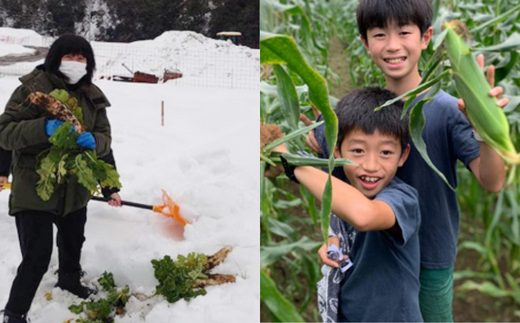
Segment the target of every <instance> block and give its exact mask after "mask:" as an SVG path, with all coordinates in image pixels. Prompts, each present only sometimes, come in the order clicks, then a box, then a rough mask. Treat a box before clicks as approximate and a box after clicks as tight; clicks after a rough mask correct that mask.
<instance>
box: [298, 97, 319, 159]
mask: <svg viewBox="0 0 520 323" xmlns="http://www.w3.org/2000/svg"><path fill="white" fill-rule="evenodd" d="M311 107H312V112H314V118H315V119H318V117H319V116H320V112H319V111H318V109H316V108H315V107H314V106H313V105H311ZM300 120H301V121H302V122H303V123H304V124H305V125H306V126H310V125H312V124H313V122H312V121H311V120H310V119H309V118H307V116H306V115H304V114H300ZM305 141H306V142H307V145H309V147H311V149H312V150H313V151H314V152H316V153H318V154H323V151H321V147H320V145H319V144H318V140H316V136H314V130H311V131H310V132H309V133H308V134H307V137H305Z"/></svg>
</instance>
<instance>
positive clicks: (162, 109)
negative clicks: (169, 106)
mask: <svg viewBox="0 0 520 323" xmlns="http://www.w3.org/2000/svg"><path fill="white" fill-rule="evenodd" d="M161 126H164V101H162V100H161Z"/></svg>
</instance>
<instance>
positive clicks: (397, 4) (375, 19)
mask: <svg viewBox="0 0 520 323" xmlns="http://www.w3.org/2000/svg"><path fill="white" fill-rule="evenodd" d="M432 16H433V8H432V4H431V0H361V2H360V3H359V6H358V8H357V24H358V30H359V33H360V34H361V36H363V39H365V41H366V40H367V30H369V29H371V28H385V27H386V26H387V25H388V23H389V22H391V21H395V22H396V23H397V25H398V26H404V25H406V24H414V25H417V27H419V29H420V30H421V35H423V34H424V32H425V31H426V30H427V29H428V27H430V26H431V24H432Z"/></svg>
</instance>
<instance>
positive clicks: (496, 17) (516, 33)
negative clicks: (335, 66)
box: [260, 0, 520, 321]
mask: <svg viewBox="0 0 520 323" xmlns="http://www.w3.org/2000/svg"><path fill="white" fill-rule="evenodd" d="M358 3H359V1H358V0H347V1H317V0H308V1H307V0H306V1H304V2H302V1H298V0H261V1H260V10H261V30H262V31H267V32H270V33H276V35H277V37H278V40H277V43H276V44H272V43H271V44H268V45H273V46H264V47H262V51H261V55H262V56H263V57H262V63H266V62H268V58H269V63H272V64H281V66H279V67H276V68H271V67H270V66H266V65H264V66H263V69H264V73H263V74H262V82H261V85H260V88H261V97H260V116H261V122H262V123H271V124H278V125H279V126H280V127H281V128H282V130H283V132H284V133H285V134H289V133H292V132H294V123H295V120H296V119H295V115H296V114H297V113H298V112H295V110H296V109H295V108H294V106H295V105H296V104H295V95H296V99H297V100H298V105H299V112H300V113H303V114H305V115H307V116H308V117H309V118H310V119H313V118H314V116H313V115H312V112H311V109H310V101H309V92H310V91H311V90H310V89H309V84H307V82H306V81H305V80H304V79H303V77H302V76H301V75H300V73H299V71H294V70H293V69H292V68H291V67H290V66H289V64H287V65H285V66H283V64H285V63H286V62H284V60H283V59H281V57H280V56H279V55H278V53H279V52H284V53H286V54H287V53H293V52H296V51H299V52H300V53H299V54H297V55H298V56H301V58H302V59H303V60H305V62H306V63H307V65H308V67H310V68H311V69H313V70H314V71H316V72H318V73H319V74H321V76H323V77H324V78H325V80H326V81H327V82H329V84H330V82H331V81H333V80H334V79H333V75H334V71H330V68H328V66H327V64H328V63H327V62H328V58H329V53H328V49H327V47H328V44H329V43H330V37H331V36H332V35H334V36H336V37H337V38H338V39H339V41H340V42H341V43H342V45H343V46H342V47H343V48H345V50H344V53H343V56H342V58H343V59H345V60H347V61H348V63H349V72H348V75H342V76H344V77H345V78H350V81H351V82H348V81H347V82H346V83H348V84H350V83H352V84H354V86H355V87H363V86H384V83H385V80H384V76H383V74H382V72H381V70H380V69H379V68H377V66H376V65H375V64H374V62H373V61H372V59H371V58H370V56H369V55H368V54H367V53H366V49H365V48H364V46H363V43H362V42H361V40H360V39H359V34H358V30H357V23H356V15H355V12H356V8H357V5H358ZM433 5H434V13H435V20H434V22H433V24H432V25H433V28H434V38H433V39H432V42H431V43H430V46H429V47H428V48H427V49H426V50H424V51H423V53H422V56H421V60H420V62H419V71H420V73H421V75H422V77H423V78H424V79H425V80H438V79H442V80H441V82H442V83H439V85H438V86H436V88H435V89H433V90H437V89H438V88H441V89H443V90H444V91H446V92H448V93H450V94H451V95H454V96H458V95H457V93H456V92H455V87H454V86H453V84H451V82H450V81H449V78H447V77H446V75H447V73H449V71H448V66H449V65H448V64H444V61H445V60H444V59H440V58H439V57H438V56H436V54H435V53H436V50H437V49H438V47H439V45H440V44H441V43H442V41H443V40H442V39H441V32H442V31H441V28H440V26H441V23H442V22H444V21H447V20H451V19H455V18H456V19H460V20H462V21H463V22H464V23H465V24H466V25H467V26H468V29H469V33H470V34H471V39H470V40H469V45H470V46H471V47H472V49H473V50H475V51H476V52H477V53H478V52H482V53H484V57H485V65H486V66H488V65H491V64H493V65H495V67H496V74H495V82H496V84H498V85H500V86H502V87H503V88H504V93H505V96H507V97H508V98H509V99H510V104H509V105H508V106H506V107H505V109H504V112H505V113H506V115H507V117H508V120H509V123H510V128H511V139H512V141H513V143H514V144H515V146H516V150H517V151H519V149H520V146H518V145H519V143H520V110H519V108H518V106H519V104H520V64H519V63H520V62H519V58H520V54H519V53H518V47H516V46H518V44H519V42H520V10H519V7H518V6H519V4H518V1H511V0H502V1H493V2H492V1H478V0H477V1H469V0H468V1H458V0H457V1H455V0H448V1H433ZM309 30H310V31H309ZM266 35H268V36H269V34H266ZM282 38H284V39H286V38H292V39H293V40H294V43H290V42H289V41H287V40H284V41H280V39H282ZM266 39H267V37H266ZM262 42H264V37H262ZM268 42H273V40H269V41H268ZM265 44H267V42H266V43H265ZM261 46H262V43H261ZM271 47H273V48H274V47H278V51H275V50H271ZM264 48H266V49H267V50H264ZM295 55H296V54H295ZM280 69H283V71H282V70H280ZM443 72H446V74H443ZM287 76H289V77H290V78H291V80H289V79H287ZM291 83H292V86H293V87H294V89H295V91H293V90H292V89H289V88H288V87H289V86H291ZM280 84H281V85H280ZM432 85H433V84H432V83H430V84H429V85H428V86H427V88H429V87H431V86H432ZM424 90H425V88H424V89H422V90H421V92H422V91H424ZM430 91H431V90H430ZM433 92H434V91H433ZM417 93H419V92H417ZM417 93H415V94H417ZM311 101H312V100H311ZM330 105H331V106H334V104H330ZM407 107H409V105H408V106H407ZM421 112H422V111H421V106H416V109H415V110H414V113H415V115H414V116H413V117H414V119H415V120H416V121H415V122H417V125H421V122H424V119H422V118H421V117H422V113H421ZM296 121H297V120H296ZM298 127H299V128H300V129H301V127H302V125H301V123H299V124H298ZM414 136H415V137H416V138H415V139H416V141H419V140H420V137H421V131H420V127H415V129H414ZM300 139H301V136H300V137H299V138H293V139H291V140H290V141H289V144H288V146H289V148H290V149H291V148H293V147H297V149H298V150H302V149H304V146H303V140H300ZM263 153H264V156H263V157H268V158H264V159H262V161H261V169H260V176H261V179H260V187H261V188H260V190H261V193H260V194H261V202H260V208H261V222H260V223H261V231H260V232H261V236H260V238H261V248H262V249H261V250H262V252H261V259H262V267H263V268H262V272H261V275H263V276H262V280H263V281H262V286H261V288H262V293H263V290H264V288H267V289H268V293H271V294H272V295H274V296H273V297H274V298H273V299H277V301H272V300H271V301H266V300H267V297H264V296H265V295H264V296H262V310H263V311H262V315H263V317H262V319H263V320H264V321H285V320H289V321H291V320H293V321H297V320H298V319H294V318H293V319H288V318H287V315H288V316H289V317H291V318H292V317H293V315H295V317H297V316H300V317H303V319H304V320H306V321H318V320H319V319H320V318H319V315H318V313H317V308H316V305H315V304H316V302H315V300H314V298H313V297H314V296H315V293H316V288H315V284H316V282H317V279H319V278H320V273H319V268H320V265H321V264H320V263H319V261H318V260H317V257H316V256H315V247H314V248H313V245H314V246H316V245H318V244H319V242H318V241H319V240H320V237H319V236H318V234H317V232H318V231H319V229H318V228H319V226H323V225H326V223H324V221H326V219H325V218H323V217H322V218H320V217H318V216H317V212H318V211H319V206H318V207H317V206H316V205H315V199H314V198H313V196H312V195H310V194H309V193H308V192H306V191H305V190H302V189H301V187H300V189H299V190H298V188H296V186H295V184H293V183H290V182H288V180H287V179H286V178H285V177H282V176H280V177H278V178H276V179H270V178H264V176H263V173H264V171H265V165H266V164H268V163H269V162H272V161H274V160H275V157H274V156H269V155H268V154H266V153H265V152H263ZM510 174H511V175H510V179H512V180H511V181H510V182H509V183H508V184H507V185H506V187H505V188H504V190H503V193H501V194H500V195H498V197H497V195H494V194H491V193H488V192H484V191H483V189H482V188H481V187H480V185H479V184H478V182H477V180H476V179H475V177H474V176H473V175H472V174H471V173H470V172H468V171H467V169H466V168H465V167H464V165H459V169H458V178H459V185H458V188H457V197H458V199H459V205H460V209H461V217H462V219H463V221H462V223H461V231H465V232H471V235H469V236H466V235H461V237H460V239H459V241H460V243H461V244H460V247H459V248H471V249H472V250H477V251H478V253H479V256H480V259H479V261H478V263H477V264H475V265H476V266H478V269H476V270H475V271H471V272H469V271H465V272H463V273H461V274H457V273H456V274H455V277H456V278H459V279H475V280H477V281H478V283H476V284H473V283H468V284H466V285H465V287H464V288H462V289H460V292H463V291H467V290H477V291H479V292H481V293H486V294H488V295H492V296H497V297H506V298H510V299H512V300H513V301H514V302H516V303H515V304H520V303H518V302H519V300H520V297H519V296H518V295H520V294H519V292H518V289H519V287H518V285H519V282H520V260H519V259H520V206H519V202H518V201H520V182H519V179H520V177H519V176H518V171H517V173H516V175H515V173H513V172H510ZM298 191H299V192H298ZM433 193H434V192H432V194H433ZM307 214H309V215H310V216H308V215H307ZM306 237H308V238H306ZM313 242H314V243H313ZM302 246H303V247H305V248H306V249H305V250H304V249H303V248H302ZM269 281H271V282H272V284H269ZM485 282H488V283H485ZM264 283H266V284H265V285H264ZM291 305H292V306H291ZM517 315H520V311H517ZM491 320H493V319H491Z"/></svg>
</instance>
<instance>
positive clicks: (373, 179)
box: [361, 177, 379, 182]
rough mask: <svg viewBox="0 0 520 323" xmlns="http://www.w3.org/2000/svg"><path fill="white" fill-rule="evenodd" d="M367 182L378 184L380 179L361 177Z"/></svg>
mask: <svg viewBox="0 0 520 323" xmlns="http://www.w3.org/2000/svg"><path fill="white" fill-rule="evenodd" d="M361 179H362V180H364V181H365V182H377V181H378V180H379V178H378V177H361Z"/></svg>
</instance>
